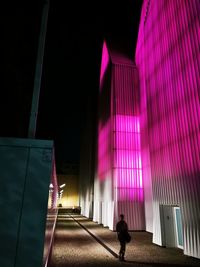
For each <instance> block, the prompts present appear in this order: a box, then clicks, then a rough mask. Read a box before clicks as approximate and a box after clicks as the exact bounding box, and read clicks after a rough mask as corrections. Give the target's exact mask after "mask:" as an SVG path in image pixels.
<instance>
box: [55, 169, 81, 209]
mask: <svg viewBox="0 0 200 267" xmlns="http://www.w3.org/2000/svg"><path fill="white" fill-rule="evenodd" d="M78 182H79V177H78V175H73V174H70V175H68V174H63V175H62V174H59V175H58V183H59V185H62V184H65V186H64V187H63V188H60V191H62V192H61V193H62V196H61V198H60V199H59V200H58V204H62V207H63V208H69V207H70V208H71V207H73V206H74V207H77V206H79V186H78Z"/></svg>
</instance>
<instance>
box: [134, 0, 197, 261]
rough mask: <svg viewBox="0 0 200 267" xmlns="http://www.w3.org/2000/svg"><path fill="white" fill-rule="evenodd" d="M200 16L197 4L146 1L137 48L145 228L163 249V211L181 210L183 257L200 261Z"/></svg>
mask: <svg viewBox="0 0 200 267" xmlns="http://www.w3.org/2000/svg"><path fill="white" fill-rule="evenodd" d="M199 14H200V2H199V1H198V0H190V1H188V0H182V1H181V0H174V1H166V0H159V1H155V0H148V1H147V0H146V1H144V3H143V8H142V14H141V21H140V27H139V34H138V41H137V49H136V65H137V66H138V70H139V79H140V91H141V141H142V162H143V177H144V189H145V187H147V188H148V189H149V191H148V190H146V189H145V190H144V191H145V192H146V193H147V195H146V196H147V198H146V197H145V200H146V199H147V205H148V206H149V207H150V209H149V211H148V210H147V209H146V213H145V215H146V224H147V226H148V228H149V229H152V231H153V242H154V243H156V244H159V245H162V244H163V239H162V234H161V227H162V225H161V214H160V206H161V205H177V206H179V207H180V209H181V215H182V224H183V239H184V253H185V254H187V255H190V256H194V257H198V258H200V205H199V203H200V178H199V177H200V143H199V141H200V135H199V125H200V105H199V90H200V76H199V73H200V69H199V60H200V53H199V47H200V28H199ZM150 166H151V168H150ZM150 169H151V171H150ZM151 183H152V189H151V186H150V185H151ZM151 199H153V202H152V203H153V213H152V214H151ZM152 215H153V217H152ZM152 220H153V227H152Z"/></svg>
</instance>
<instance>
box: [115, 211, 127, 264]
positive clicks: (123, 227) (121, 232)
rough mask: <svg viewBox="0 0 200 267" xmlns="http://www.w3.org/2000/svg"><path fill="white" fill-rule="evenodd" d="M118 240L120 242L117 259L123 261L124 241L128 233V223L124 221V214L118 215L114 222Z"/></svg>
mask: <svg viewBox="0 0 200 267" xmlns="http://www.w3.org/2000/svg"><path fill="white" fill-rule="evenodd" d="M116 231H117V236H118V240H119V242H120V251H119V260H120V261H125V258H124V257H125V252H126V242H127V234H128V225H127V223H126V222H125V221H124V214H121V215H120V221H119V222H118V223H117V224H116Z"/></svg>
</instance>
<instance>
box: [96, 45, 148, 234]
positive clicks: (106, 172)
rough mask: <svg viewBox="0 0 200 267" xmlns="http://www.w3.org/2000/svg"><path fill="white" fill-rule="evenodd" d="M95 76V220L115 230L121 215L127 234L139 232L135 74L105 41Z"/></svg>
mask: <svg viewBox="0 0 200 267" xmlns="http://www.w3.org/2000/svg"><path fill="white" fill-rule="evenodd" d="M101 66H102V67H101V75H100V95H99V126H98V145H97V151H98V153H97V155H98V156H97V170H96V177H95V183H94V220H95V221H97V222H99V223H102V224H103V225H104V226H109V228H110V229H115V225H116V222H117V221H118V220H119V214H121V213H124V214H125V219H126V221H127V222H128V225H129V229H137V230H141V229H144V227H145V226H144V207H143V204H144V195H143V181H142V162H141V146H140V116H139V106H138V104H139V87H138V76H137V75H138V74H137V70H136V68H135V65H134V64H133V62H132V61H130V60H128V59H127V58H125V57H124V56H122V55H118V54H117V53H114V52H112V51H110V50H109V49H108V47H107V45H106V43H105V42H104V45H103V53H102V65H101Z"/></svg>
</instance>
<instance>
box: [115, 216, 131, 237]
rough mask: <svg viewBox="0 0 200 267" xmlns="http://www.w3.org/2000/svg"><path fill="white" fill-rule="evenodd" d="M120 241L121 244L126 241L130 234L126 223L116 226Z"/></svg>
mask: <svg viewBox="0 0 200 267" xmlns="http://www.w3.org/2000/svg"><path fill="white" fill-rule="evenodd" d="M116 230H117V234H118V239H119V241H120V242H123V241H126V233H127V232H128V225H127V223H126V222H125V221H123V220H122V221H119V222H118V223H117V225H116Z"/></svg>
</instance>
